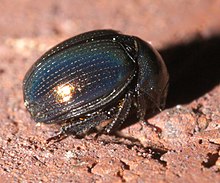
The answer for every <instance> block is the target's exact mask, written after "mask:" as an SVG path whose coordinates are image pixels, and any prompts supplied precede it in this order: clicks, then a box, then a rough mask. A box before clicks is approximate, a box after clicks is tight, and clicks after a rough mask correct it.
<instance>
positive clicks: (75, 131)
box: [47, 111, 109, 142]
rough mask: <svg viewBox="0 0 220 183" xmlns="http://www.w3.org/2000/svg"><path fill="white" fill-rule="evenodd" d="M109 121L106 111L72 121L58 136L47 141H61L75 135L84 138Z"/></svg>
mask: <svg viewBox="0 0 220 183" xmlns="http://www.w3.org/2000/svg"><path fill="white" fill-rule="evenodd" d="M107 119H109V117H108V116H107V115H106V113H105V111H99V112H96V113H94V114H92V115H91V116H90V117H87V118H84V119H82V120H78V121H76V120H72V121H71V120H70V121H69V122H68V123H67V124H66V125H64V126H63V127H61V129H60V131H59V132H58V134H57V135H55V136H53V137H51V138H49V139H47V142H50V141H51V140H54V141H60V140H62V139H64V138H66V137H67V136H68V135H75V136H76V137H82V136H84V135H85V134H86V133H87V132H88V131H89V130H91V129H92V128H95V127H96V126H97V125H99V124H100V123H101V122H102V121H104V120H107Z"/></svg>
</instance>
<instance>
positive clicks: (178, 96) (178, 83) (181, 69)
mask: <svg viewBox="0 0 220 183" xmlns="http://www.w3.org/2000/svg"><path fill="white" fill-rule="evenodd" d="M159 52H160V54H161V55H162V57H163V59H164V61H165V63H166V65H167V69H168V72H169V74H170V87H169V92H168V97H167V105H166V108H171V107H173V106H176V105H178V104H180V105H181V104H187V103H190V102H192V101H193V100H195V99H197V98H199V97H201V96H202V95H204V94H205V93H207V92H209V91H210V90H211V89H213V88H214V87H215V86H217V85H218V84H219V83H220V35H218V36H213V37H211V38H209V39H203V38H201V37H196V38H194V39H193V40H191V41H190V42H189V41H188V43H182V44H178V45H174V46H171V47H168V48H164V49H162V50H160V51H159ZM156 114H157V113H154V114H147V115H146V118H145V119H148V118H150V117H152V116H154V115H156ZM135 116H136V115H134V114H131V115H130V116H129V117H128V121H127V123H124V124H123V125H122V127H121V129H123V128H125V127H127V126H130V125H131V124H133V123H135V122H137V119H136V117H135Z"/></svg>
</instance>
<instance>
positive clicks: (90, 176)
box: [0, 0, 220, 183]
mask: <svg viewBox="0 0 220 183" xmlns="http://www.w3.org/2000/svg"><path fill="white" fill-rule="evenodd" d="M95 29H115V30H118V31H121V32H122V33H124V34H129V35H135V36H138V37H140V38H142V39H144V40H146V41H150V42H151V44H152V45H153V46H154V47H155V48H157V49H158V50H159V52H160V53H161V55H162V57H163V58H164V60H165V63H166V64H167V67H168V71H169V73H170V90H169V94H168V100H167V110H165V112H162V113H160V114H159V115H157V116H155V117H153V118H152V119H150V122H151V123H153V124H156V125H157V126H159V127H160V128H161V129H162V138H160V137H158V135H155V133H154V132H153V131H152V130H150V129H149V128H147V127H143V126H141V124H140V123H137V124H134V125H133V126H129V127H127V128H125V129H124V131H123V132H124V133H125V134H126V135H127V136H133V137H135V138H137V139H139V140H140V141H141V143H142V145H143V146H144V148H140V147H139V146H136V147H134V148H133V145H132V144H130V145H129V146H126V145H124V142H123V143H121V144H120V143H119V144H116V143H111V142H112V139H111V138H113V137H108V136H104V137H103V138H104V140H106V139H107V140H108V139H109V138H110V140H109V141H110V143H106V144H105V143H99V141H93V140H91V139H89V140H87V139H80V140H79V139H74V138H67V139H66V140H65V141H62V142H60V143H56V144H53V145H52V146H50V147H48V146H47V145H45V143H44V142H45V139H47V138H48V137H50V136H52V135H53V134H54V129H53V128H52V127H50V126H49V127H48V126H43V125H42V126H41V127H39V126H35V123H34V122H33V121H32V120H31V118H30V116H29V114H28V113H27V111H26V109H25V107H24V105H23V93H22V81H23V78H24V75H25V73H26V72H27V70H28V69H29V68H30V66H31V65H32V64H33V63H34V62H35V60H36V59H37V58H38V57H40V56H41V55H42V54H43V53H44V52H45V51H47V50H48V49H49V48H50V47H52V46H54V45H55V44H57V43H58V42H60V41H63V40H65V39H67V38H69V37H73V36H75V35H77V34H80V33H83V32H86V31H90V30H95ZM0 41H1V44H0V86H1V90H0V129H1V130H0V157H1V158H0V175H1V176H0V182H8V178H11V179H10V181H11V182H19V181H20V182H21V181H23V180H29V181H30V182H52V181H55V182H57V181H58V182H59V181H60V182H70V181H76V182H77V181H78V182H83V181H85V180H86V182H95V181H96V180H99V181H100V182H123V181H127V182H131V181H138V180H139V182H178V181H179V180H180V179H179V178H180V177H182V178H183V179H182V180H184V181H182V182H200V183H202V182H211V181H212V182H219V180H220V176H219V170H220V148H219V144H220V136H219V134H220V133H219V125H220V107H219V102H220V87H219V83H220V1H219V0H211V1H208V0H193V1H192V0H111V1H108V0H62V1H60V0H35V1H33V0H13V1H9V0H0ZM207 127H208V132H207V133H205V135H204V134H203V133H199V132H200V130H201V131H202V130H204V129H206V128H207ZM205 132H206V131H205ZM202 134H203V135H204V136H202ZM196 135H197V136H196ZM198 135H200V137H198ZM198 138H200V140H198ZM201 139H202V140H201ZM207 139H208V140H207ZM107 140H106V141H107ZM120 140H123V139H120ZM104 142H105V141H104ZM125 142H126V143H127V141H126V140H125ZM103 144H104V145H103ZM155 144H156V145H155ZM148 147H149V148H148ZM152 147H154V148H152ZM158 147H159V148H158ZM160 148H161V149H160ZM149 149H150V150H149ZM152 149H153V150H152ZM164 149H165V150H164ZM122 152H123V153H122ZM150 152H153V153H154V155H152V154H150ZM163 154H164V156H162V155H163ZM154 156H155V157H154ZM161 157H162V158H161ZM122 160H123V162H122ZM73 167H74V168H73ZM45 172H46V173H47V175H45ZM6 180H7V181H6ZM179 182H181V181H179Z"/></svg>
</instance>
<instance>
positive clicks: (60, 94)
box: [55, 84, 75, 103]
mask: <svg viewBox="0 0 220 183" xmlns="http://www.w3.org/2000/svg"><path fill="white" fill-rule="evenodd" d="M55 93H56V98H57V101H58V102H61V103H62V102H68V101H69V100H70V99H71V98H72V96H73V94H74V93H75V87H74V86H73V85H71V84H66V85H61V86H57V88H56V90H55Z"/></svg>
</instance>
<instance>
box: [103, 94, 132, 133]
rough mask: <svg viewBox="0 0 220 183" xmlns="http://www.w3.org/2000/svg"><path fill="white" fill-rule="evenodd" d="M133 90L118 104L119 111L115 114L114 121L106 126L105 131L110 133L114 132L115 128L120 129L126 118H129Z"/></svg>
mask: <svg viewBox="0 0 220 183" xmlns="http://www.w3.org/2000/svg"><path fill="white" fill-rule="evenodd" d="M131 97H132V92H128V93H127V94H125V97H124V98H123V99H122V101H121V102H119V104H118V111H117V113H116V114H115V117H114V118H113V120H112V122H111V123H109V124H108V125H107V126H106V127H105V128H104V131H105V132H106V133H108V134H110V133H112V132H114V131H115V130H117V129H119V128H120V126H121V125H122V124H123V122H124V121H125V119H126V118H127V116H128V114H129V111H130V109H131V104H132V98H131Z"/></svg>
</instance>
